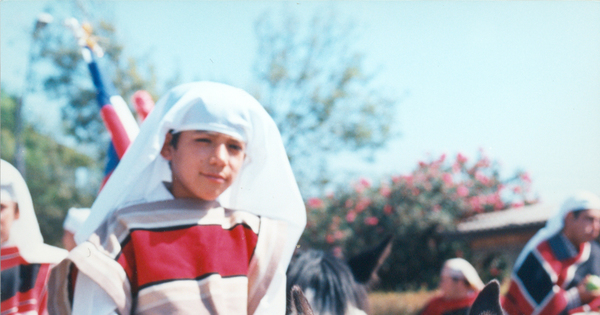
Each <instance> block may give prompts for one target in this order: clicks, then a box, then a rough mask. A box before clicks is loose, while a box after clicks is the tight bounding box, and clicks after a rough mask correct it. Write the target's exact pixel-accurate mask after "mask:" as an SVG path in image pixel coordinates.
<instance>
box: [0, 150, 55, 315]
mask: <svg viewBox="0 0 600 315" xmlns="http://www.w3.org/2000/svg"><path fill="white" fill-rule="evenodd" d="M0 177H1V185H0V186H1V187H0V205H1V218H0V224H1V230H0V232H1V236H2V249H1V250H2V254H1V256H2V257H1V260H2V262H1V272H0V274H1V278H2V288H1V290H2V307H1V309H2V310H1V312H2V315H5V314H47V311H46V305H47V298H48V296H47V294H48V291H47V281H48V277H49V274H50V269H51V268H52V267H53V266H54V265H55V264H57V263H59V262H60V261H61V260H62V259H63V258H64V257H65V256H66V255H67V251H65V250H63V249H61V248H57V247H54V246H50V245H47V244H44V240H43V238H42V233H41V232H40V227H39V225H38V222H37V218H36V216H35V212H34V210H33V202H32V200H31V195H30V193H29V189H28V188H27V184H26V183H25V180H24V179H23V177H22V176H21V174H20V173H19V171H18V170H17V169H16V168H14V167H13V166H12V165H11V164H9V163H8V162H6V161H4V160H2V161H1V166H0Z"/></svg>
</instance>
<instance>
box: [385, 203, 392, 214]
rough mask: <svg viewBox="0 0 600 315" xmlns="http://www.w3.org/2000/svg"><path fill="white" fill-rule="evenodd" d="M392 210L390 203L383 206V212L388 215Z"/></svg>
mask: <svg viewBox="0 0 600 315" xmlns="http://www.w3.org/2000/svg"><path fill="white" fill-rule="evenodd" d="M392 210H393V208H392V206H391V205H385V206H383V213H385V214H388V215H389V214H392Z"/></svg>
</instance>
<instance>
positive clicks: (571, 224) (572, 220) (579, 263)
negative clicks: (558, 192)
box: [503, 191, 600, 315]
mask: <svg viewBox="0 0 600 315" xmlns="http://www.w3.org/2000/svg"><path fill="white" fill-rule="evenodd" d="M599 234H600V198H599V197H598V196H597V195H595V194H593V193H591V192H587V191H582V192H578V193H576V194H574V195H573V196H571V197H569V198H567V199H566V200H565V202H564V203H563V204H562V206H561V208H560V209H559V211H558V213H556V214H555V215H554V216H552V217H551V218H550V219H549V220H548V222H546V226H545V227H544V228H542V229H541V230H540V231H538V232H537V233H536V235H534V236H533V238H532V239H531V240H530V241H529V242H528V243H527V245H525V248H524V249H523V250H522V251H521V254H519V257H518V258H517V261H516V262H515V266H514V268H513V272H512V276H511V282H510V286H509V288H508V292H507V293H506V295H505V296H504V299H503V307H504V309H505V310H506V312H507V313H508V314H510V315H530V314H535V315H538V314H540V315H558V314H569V313H578V312H587V311H590V310H594V311H596V312H598V311H600V290H588V288H587V282H588V281H590V279H591V276H592V275H595V276H598V275H600V244H598V243H597V242H596V241H594V239H595V238H597V237H598V235H599Z"/></svg>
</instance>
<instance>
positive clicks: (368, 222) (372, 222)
mask: <svg viewBox="0 0 600 315" xmlns="http://www.w3.org/2000/svg"><path fill="white" fill-rule="evenodd" d="M377 223H379V219H377V218H376V217H367V218H365V224H366V225H377Z"/></svg>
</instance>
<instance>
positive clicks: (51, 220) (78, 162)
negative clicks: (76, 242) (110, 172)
mask: <svg viewBox="0 0 600 315" xmlns="http://www.w3.org/2000/svg"><path fill="white" fill-rule="evenodd" d="M0 104H1V114H0V115H1V119H2V121H1V123H2V125H1V130H2V131H1V132H2V142H1V151H0V154H1V156H2V159H4V160H7V161H9V162H11V163H14V154H15V141H14V130H15V123H14V115H15V108H16V98H14V97H10V96H7V94H6V93H2V96H1V102H0ZM23 138H24V145H25V149H26V151H25V152H26V154H25V165H26V168H27V173H26V174H25V181H26V182H27V186H28V187H29V191H30V192H31V196H32V198H33V204H34V209H35V212H36V216H37V219H38V221H39V224H40V229H41V231H42V235H43V236H44V240H45V242H46V243H49V244H53V245H57V246H60V245H61V243H60V239H61V236H62V223H63V220H64V218H65V215H66V212H67V210H68V209H69V208H70V207H89V206H91V204H92V202H93V200H94V198H95V196H96V193H97V187H98V185H99V183H93V182H92V183H88V184H87V185H79V184H78V183H77V182H76V178H77V177H76V175H75V174H76V173H77V172H78V170H82V169H87V170H88V173H90V172H92V173H93V172H97V173H99V172H101V170H100V168H99V165H98V164H97V163H96V162H95V161H94V160H93V159H92V158H90V157H89V156H87V155H84V154H82V153H79V152H77V151H75V150H73V149H71V148H68V147H66V146H64V145H61V144H59V143H57V142H56V141H55V140H53V138H52V137H50V136H49V135H44V134H41V133H39V132H38V131H36V130H35V128H34V127H33V126H32V125H31V124H29V123H27V122H25V124H24V128H23Z"/></svg>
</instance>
